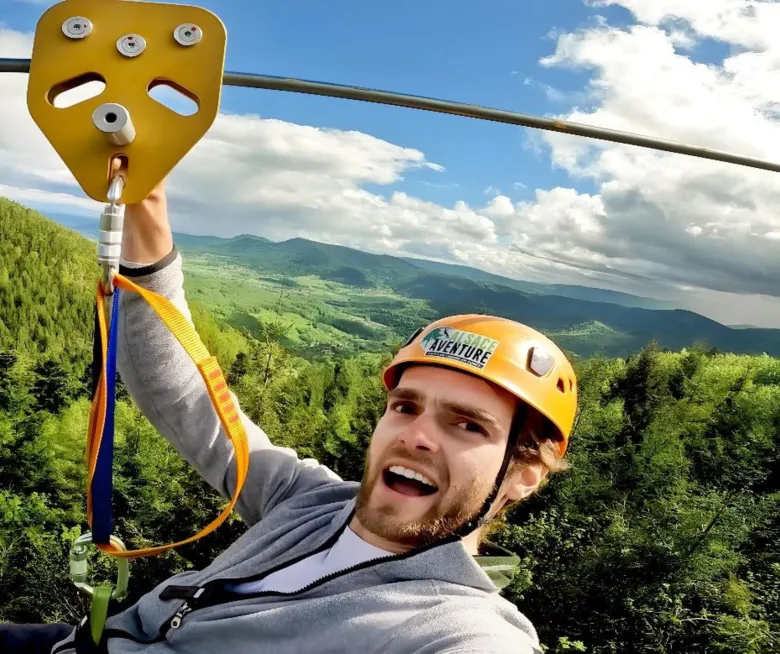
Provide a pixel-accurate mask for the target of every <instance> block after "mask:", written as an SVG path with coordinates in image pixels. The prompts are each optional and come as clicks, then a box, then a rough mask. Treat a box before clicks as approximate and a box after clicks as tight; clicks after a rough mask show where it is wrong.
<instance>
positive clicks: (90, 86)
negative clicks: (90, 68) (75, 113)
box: [47, 73, 106, 109]
mask: <svg viewBox="0 0 780 654" xmlns="http://www.w3.org/2000/svg"><path fill="white" fill-rule="evenodd" d="M105 90H106V80H105V79H103V76H102V75H99V74H98V73H85V74H84V75H79V76H78V77H74V78H72V79H69V80H66V81H65V82H60V83H59V84H57V85H55V86H53V87H52V88H51V89H50V90H49V93H48V97H47V99H48V101H49V104H50V105H52V106H53V107H56V108H57V109H67V108H68V107H75V106H76V105H77V104H80V103H82V102H85V101H87V100H91V99H92V98H96V97H97V96H99V95H100V94H101V93H103V91H105Z"/></svg>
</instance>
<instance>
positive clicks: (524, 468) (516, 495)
mask: <svg viewBox="0 0 780 654" xmlns="http://www.w3.org/2000/svg"><path fill="white" fill-rule="evenodd" d="M547 473H548V470H547V468H546V466H544V465H543V464H542V463H527V464H523V465H519V466H517V467H516V468H515V470H513V471H512V473H511V474H510V475H509V476H507V479H506V481H505V482H504V484H503V489H502V493H501V495H503V496H504V500H505V502H519V501H520V500H522V499H525V498H526V497H528V496H529V495H531V494H533V493H534V492H535V491H536V489H537V488H539V484H541V483H542V481H544V478H545V477H546V476H547Z"/></svg>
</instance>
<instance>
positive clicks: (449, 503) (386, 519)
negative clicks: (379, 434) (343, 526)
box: [355, 448, 492, 547]
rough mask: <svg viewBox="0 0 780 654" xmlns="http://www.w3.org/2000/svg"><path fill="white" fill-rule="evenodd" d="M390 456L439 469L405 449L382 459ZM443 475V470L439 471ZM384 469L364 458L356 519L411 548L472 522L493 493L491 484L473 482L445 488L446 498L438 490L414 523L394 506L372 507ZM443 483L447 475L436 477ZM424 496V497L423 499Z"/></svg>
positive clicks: (390, 539)
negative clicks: (372, 498) (372, 464)
mask: <svg viewBox="0 0 780 654" xmlns="http://www.w3.org/2000/svg"><path fill="white" fill-rule="evenodd" d="M393 455H397V456H399V457H400V458H402V459H404V460H406V461H408V462H409V463H415V462H416V463H420V464H422V465H425V467H426V468H427V469H433V470H440V468H441V466H437V465H436V463H435V462H434V461H432V459H431V457H429V456H425V455H422V454H419V453H415V452H409V451H408V450H407V449H406V448H401V449H398V448H396V449H395V450H394V449H391V450H390V451H389V452H388V453H387V455H386V456H383V457H382V460H384V461H388V460H389V459H390V458H391V457H392V456H393ZM441 472H444V473H446V471H441ZM382 474H383V466H382V464H381V463H378V464H377V467H376V469H373V470H372V469H371V468H370V466H369V457H368V455H366V462H365V471H364V473H363V479H362V480H361V482H360V490H359V491H358V495H357V501H356V505H355V516H356V517H357V519H358V520H359V521H360V524H361V525H363V527H365V528H366V529H368V530H369V531H370V532H372V533H373V534H375V535H377V536H379V537H381V538H384V539H386V540H389V541H393V542H395V543H400V544H403V545H406V546H411V547H420V546H424V545H429V544H431V543H434V542H436V541H439V540H441V539H443V538H446V537H447V536H450V535H452V534H453V533H455V532H456V531H457V530H458V529H460V528H461V527H463V525H465V524H466V523H467V522H469V521H470V520H473V519H475V518H476V517H477V516H478V515H479V513H480V510H481V509H482V505H483V504H484V502H485V500H486V499H487V497H488V494H489V493H490V491H491V490H492V484H484V485H480V484H479V482H478V481H475V480H472V482H471V484H470V485H469V486H467V487H462V488H459V487H457V486H454V487H452V488H450V487H449V484H444V488H445V489H446V490H447V491H448V492H449V493H450V495H449V496H448V497H447V498H446V499H445V498H444V493H443V492H442V491H441V490H439V491H437V494H436V496H435V499H434V501H433V503H432V504H431V506H430V507H429V508H428V509H427V510H426V511H425V513H424V514H423V515H422V516H419V517H417V518H416V519H414V520H410V519H408V518H404V517H403V516H402V515H400V514H401V513H402V511H401V507H400V506H399V505H398V504H395V503H389V504H385V505H382V506H372V505H371V497H372V495H373V493H374V489H375V488H376V486H377V484H378V483H382ZM439 479H440V480H442V482H444V481H445V480H446V479H447V475H446V474H441V475H439ZM423 497H424V496H423Z"/></svg>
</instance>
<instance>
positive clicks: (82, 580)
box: [68, 532, 130, 600]
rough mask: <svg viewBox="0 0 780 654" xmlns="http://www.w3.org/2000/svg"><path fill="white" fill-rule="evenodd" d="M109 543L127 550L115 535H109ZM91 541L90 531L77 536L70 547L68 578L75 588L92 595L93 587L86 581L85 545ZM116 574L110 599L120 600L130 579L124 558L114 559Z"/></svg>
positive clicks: (119, 548) (127, 565) (125, 593)
mask: <svg viewBox="0 0 780 654" xmlns="http://www.w3.org/2000/svg"><path fill="white" fill-rule="evenodd" d="M110 541H111V544H112V545H113V546H114V547H115V548H117V549H118V550H119V551H121V552H124V551H126V550H127V548H126V547H125V544H124V543H123V542H122V541H121V540H120V539H119V538H117V537H116V536H111V539H110ZM91 542H92V533H91V532H87V533H86V534H84V535H82V536H79V537H78V538H77V539H76V540H75V541H73V544H72V545H71V547H70V554H69V555H68V558H69V560H70V578H71V581H72V582H73V583H74V585H75V586H76V588H78V589H79V590H80V591H81V592H82V593H84V594H86V595H89V596H90V597H93V596H94V595H95V588H94V587H93V586H90V585H89V584H88V583H87V571H88V566H87V545H88V544H89V543H91ZM116 566H117V575H116V586H115V587H114V589H113V591H112V592H111V599H113V600H121V599H123V598H124V597H125V595H127V584H128V580H129V579H130V566H129V563H128V561H127V559H125V558H117V559H116Z"/></svg>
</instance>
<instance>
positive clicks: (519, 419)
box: [455, 402, 528, 538]
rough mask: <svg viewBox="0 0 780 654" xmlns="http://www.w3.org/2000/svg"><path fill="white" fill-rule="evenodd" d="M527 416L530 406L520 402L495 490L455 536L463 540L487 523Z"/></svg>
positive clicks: (495, 483) (494, 486) (510, 429)
mask: <svg viewBox="0 0 780 654" xmlns="http://www.w3.org/2000/svg"><path fill="white" fill-rule="evenodd" d="M527 416H528V405H527V404H525V402H520V405H519V406H518V408H517V410H516V411H515V415H514V416H513V417H512V426H511V427H510V428H509V437H508V438H507V443H506V450H505V451H504V460H503V461H502V462H501V468H500V469H499V471H498V475H497V476H496V481H495V482H494V484H493V489H492V490H491V491H490V495H488V496H487V499H486V500H485V502H484V503H483V504H482V508H481V509H480V511H479V513H478V514H477V515H476V516H475V517H474V518H472V519H471V520H469V521H468V522H467V523H466V524H464V525H463V526H462V527H460V529H458V530H457V531H456V532H455V534H456V535H458V536H460V537H461V538H463V537H464V536H468V535H469V534H470V533H471V532H473V531H474V530H475V529H479V528H480V527H482V526H484V525H485V523H487V521H488V518H487V514H488V512H489V511H490V507H491V506H493V502H495V501H496V497H497V496H498V491H499V490H501V485H502V484H503V483H504V478H505V477H506V473H507V470H509V464H510V463H511V462H512V457H513V456H514V452H515V447H517V443H518V441H519V440H520V434H521V433H522V431H523V427H524V425H525V421H526V418H527Z"/></svg>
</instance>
